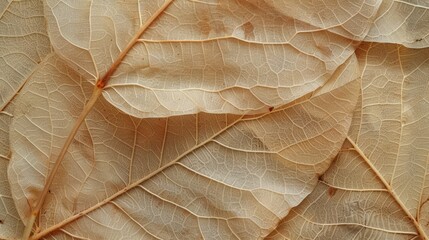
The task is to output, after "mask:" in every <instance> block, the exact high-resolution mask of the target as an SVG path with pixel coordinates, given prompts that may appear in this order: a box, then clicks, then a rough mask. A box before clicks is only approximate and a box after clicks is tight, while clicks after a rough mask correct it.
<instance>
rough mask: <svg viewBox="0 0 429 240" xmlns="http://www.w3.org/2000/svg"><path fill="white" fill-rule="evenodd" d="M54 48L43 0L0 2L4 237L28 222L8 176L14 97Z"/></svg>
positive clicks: (0, 228)
mask: <svg viewBox="0 0 429 240" xmlns="http://www.w3.org/2000/svg"><path fill="white" fill-rule="evenodd" d="M50 51H51V48H50V43H49V38H48V36H47V32H46V24H45V19H44V17H43V3H42V2H41V1H32V0H29V1H1V2H0V239H18V238H19V237H20V236H21V234H22V231H23V228H24V225H23V223H22V222H21V219H20V217H19V215H18V212H17V210H16V208H15V203H14V201H13V199H12V194H11V191H10V186H9V182H8V178H7V167H8V164H9V161H10V154H11V153H10V152H11V151H10V148H9V124H10V122H11V119H12V117H13V116H12V114H11V112H12V109H13V106H12V105H13V104H12V100H13V99H14V98H15V96H16V95H17V94H18V92H19V90H20V89H21V88H22V86H23V85H24V84H25V83H26V81H27V79H28V78H29V77H30V76H31V74H32V73H33V72H34V71H36V69H37V67H38V64H39V63H40V62H42V61H44V59H45V58H46V55H48V54H49V53H50Z"/></svg>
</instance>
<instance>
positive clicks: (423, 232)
mask: <svg viewBox="0 0 429 240" xmlns="http://www.w3.org/2000/svg"><path fill="white" fill-rule="evenodd" d="M347 140H348V141H349V142H350V144H352V145H353V147H354V149H355V151H356V152H357V153H359V155H360V156H361V157H362V159H363V160H364V161H365V162H366V164H368V166H369V167H370V168H371V170H372V171H373V172H374V173H375V174H376V175H377V177H378V178H379V179H380V181H381V182H382V183H383V185H384V187H385V188H386V189H387V191H388V192H389V194H390V196H392V197H393V199H394V200H395V202H396V203H397V204H398V205H399V206H400V207H401V208H402V210H403V211H404V212H405V214H406V215H407V216H408V218H409V219H410V220H411V221H412V222H413V224H414V226H415V228H416V230H417V232H418V234H419V235H420V237H422V238H423V239H429V238H428V236H427V235H426V233H425V231H424V230H423V228H422V227H421V226H420V224H419V223H418V222H417V220H416V219H415V218H414V216H413V215H412V214H411V213H410V211H408V209H407V207H406V206H405V205H404V203H403V202H402V201H401V199H399V196H398V195H396V193H395V192H394V191H393V189H392V187H391V186H390V185H389V183H388V182H387V181H386V179H384V178H383V176H382V175H381V173H380V172H379V171H378V170H377V169H376V168H375V166H374V165H373V164H372V162H371V161H370V160H369V159H368V158H367V157H366V155H365V153H363V152H362V150H361V149H360V148H359V146H357V145H356V143H355V142H354V141H353V140H352V139H351V138H350V137H347Z"/></svg>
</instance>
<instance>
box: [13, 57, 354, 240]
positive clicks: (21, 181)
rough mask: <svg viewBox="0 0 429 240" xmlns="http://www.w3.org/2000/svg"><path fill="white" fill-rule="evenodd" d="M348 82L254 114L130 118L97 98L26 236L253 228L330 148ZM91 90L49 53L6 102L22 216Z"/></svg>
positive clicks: (299, 193) (272, 219)
mask: <svg viewBox="0 0 429 240" xmlns="http://www.w3.org/2000/svg"><path fill="white" fill-rule="evenodd" d="M351 76H352V75H351ZM47 79H49V81H47ZM348 82H349V83H347V84H343V85H341V86H339V87H337V88H334V87H333V88H332V90H331V91H328V92H326V93H323V94H321V95H319V96H317V97H313V98H310V99H308V98H304V99H302V100H301V101H296V102H294V103H293V104H291V105H288V106H284V107H283V108H280V109H274V110H272V111H271V112H269V113H267V114H262V115H253V116H245V115H225V114H222V115H211V114H206V113H200V114H196V115H184V116H175V117H169V118H152V119H139V118H134V117H132V116H129V115H127V114H124V113H122V112H120V111H119V110H116V109H115V108H113V107H112V106H111V105H110V104H108V103H107V102H106V101H105V100H103V101H100V102H98V103H97V104H96V105H95V107H94V109H93V111H92V112H90V113H89V115H88V116H87V118H86V120H85V122H84V125H83V126H82V128H81V130H80V131H79V132H78V134H77V135H76V137H75V140H74V142H73V143H72V145H71V146H70V148H69V151H68V153H67V155H66V158H65V160H64V162H63V164H62V165H61V166H60V170H59V172H58V173H57V174H56V176H55V181H54V184H53V185H52V186H51V188H50V189H49V194H48V197H47V199H46V202H45V205H44V206H45V207H44V208H43V209H42V213H41V216H40V218H39V222H38V223H37V224H38V227H39V228H38V229H39V230H40V232H38V233H36V235H35V236H34V237H35V238H38V237H42V236H45V237H50V238H67V237H73V238H89V239H103V238H112V239H118V238H147V239H150V238H161V239H162V238H171V237H173V236H174V238H179V239H183V238H190V239H195V238H204V237H206V238H210V237H213V236H219V238H223V239H225V238H227V239H229V238H237V239H243V238H244V239H249V238H261V237H264V236H266V235H268V234H269V233H270V231H272V229H274V228H275V226H276V225H277V223H278V221H280V219H282V218H283V217H285V216H286V215H287V214H288V212H289V211H290V209H291V208H292V207H295V206H297V205H298V204H299V203H300V202H301V201H302V200H303V199H304V198H305V197H306V196H307V195H308V194H310V192H311V191H312V190H313V188H314V186H315V184H316V183H317V179H318V176H319V175H320V174H322V173H323V172H324V171H325V170H326V169H327V167H328V166H329V164H330V162H331V161H332V159H333V157H334V156H335V155H336V154H337V151H338V150H339V148H340V147H341V144H342V141H343V140H344V137H345V136H346V133H347V130H348V127H349V124H350V122H351V113H352V111H353V109H354V106H355V103H356V100H357V96H358V95H357V94H358V92H359V91H357V90H358V87H359V81H348ZM91 90H92V87H91V86H90V84H89V83H87V82H86V81H85V80H84V79H83V78H81V77H80V76H79V75H77V74H75V73H74V71H73V70H72V69H70V68H69V67H68V66H67V65H66V64H64V63H63V61H62V60H60V59H59V58H56V57H52V58H51V59H50V60H49V61H48V62H47V63H46V64H45V65H44V66H43V67H41V70H40V72H38V73H37V74H35V75H34V77H33V78H32V79H31V81H30V82H29V83H28V85H26V86H25V88H24V89H23V93H22V95H21V96H20V97H19V98H18V99H17V108H16V111H15V113H14V114H15V118H14V120H13V125H12V129H13V132H12V133H11V139H12V149H13V152H14V155H13V161H12V165H11V167H10V168H9V176H10V180H11V184H12V189H13V193H14V196H15V199H16V203H17V205H18V209H19V213H20V215H21V217H22V218H23V219H26V218H27V217H28V216H29V214H30V207H33V206H34V203H35V201H36V200H37V199H38V196H39V194H40V191H41V188H42V187H43V185H44V182H45V177H46V175H47V173H48V171H49V168H50V166H52V161H53V160H54V159H55V158H56V155H57V154H58V151H59V149H60V148H61V145H62V142H63V141H64V136H66V135H67V134H69V129H70V128H71V123H72V122H73V119H75V118H76V117H77V115H78V114H79V112H80V111H81V109H82V107H83V103H84V101H85V98H86V97H87V96H88V95H89V94H90V92H91ZM34 104H36V105H37V106H38V108H37V109H31V110H30V108H29V107H28V106H30V105H34Z"/></svg>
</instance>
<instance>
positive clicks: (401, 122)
mask: <svg viewBox="0 0 429 240" xmlns="http://www.w3.org/2000/svg"><path fill="white" fill-rule="evenodd" d="M357 56H358V60H359V62H360V64H361V65H362V69H363V72H362V96H361V97H360V99H361V100H360V101H359V103H358V108H357V109H356V111H355V113H354V120H353V122H352V126H351V129H350V132H349V137H348V140H347V141H346V143H345V145H344V147H343V150H342V153H341V154H339V155H338V157H337V158H338V159H337V161H336V162H335V164H334V165H333V166H332V167H331V168H330V170H329V171H328V172H327V173H325V174H324V175H323V176H322V177H321V179H320V182H319V184H318V186H317V187H316V190H315V191H314V192H313V193H312V194H311V195H310V196H309V198H307V199H306V200H305V202H304V203H303V204H302V205H300V206H299V207H297V208H296V209H294V210H293V211H292V212H293V213H291V215H289V216H288V217H287V218H286V219H284V220H283V221H282V223H281V224H280V225H279V227H278V228H277V230H276V231H275V232H273V233H272V235H271V239H326V238H331V239H338V238H343V236H346V238H347V239H427V236H428V235H429V228H428V225H429V216H428V202H429V201H428V200H429V191H428V189H429V187H428V186H429V174H428V167H429V164H428V163H429V150H428V148H427V146H428V144H429V137H428V136H429V128H428V126H429V105H428V102H429V82H428V81H427V78H428V76H429V59H428V56H429V49H427V48H426V49H408V48H405V47H403V46H401V45H396V44H373V43H367V44H363V45H361V47H360V48H359V50H358V51H357Z"/></svg>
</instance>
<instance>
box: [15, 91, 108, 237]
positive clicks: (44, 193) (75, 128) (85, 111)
mask: <svg viewBox="0 0 429 240" xmlns="http://www.w3.org/2000/svg"><path fill="white" fill-rule="evenodd" d="M102 90H103V89H101V88H98V87H95V88H94V92H93V93H92V96H91V97H90V98H89V100H88V102H87V103H86V105H85V107H84V108H83V110H82V112H81V113H80V115H79V117H78V119H77V120H76V122H75V124H74V126H73V128H72V130H71V131H70V134H69V135H68V136H67V140H66V142H65V143H64V145H63V147H62V148H61V152H60V154H59V155H58V158H57V160H56V161H55V164H54V167H53V168H52V171H51V172H50V173H49V175H48V178H47V179H46V183H45V186H44V187H43V190H42V193H41V195H40V197H39V199H38V202H37V204H36V207H34V209H33V210H32V212H31V216H30V218H29V219H28V222H27V224H26V226H25V229H24V233H23V236H22V239H24V240H26V239H29V237H30V233H31V230H32V228H33V225H34V222H35V220H36V217H37V215H38V214H39V212H40V209H41V208H42V206H43V203H44V202H45V198H46V196H47V194H48V191H49V188H50V187H51V185H52V182H53V180H54V177H55V175H56V173H57V171H58V168H59V166H60V165H61V162H62V160H63V159H64V156H65V155H66V153H67V150H68V148H69V146H70V144H71V143H72V142H73V139H74V137H75V135H76V133H77V131H78V130H79V127H80V125H81V124H82V122H83V121H84V120H85V117H86V116H87V115H88V113H89V111H91V109H92V107H93V106H94V104H95V102H96V101H97V99H98V97H99V96H100V95H101V93H102Z"/></svg>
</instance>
